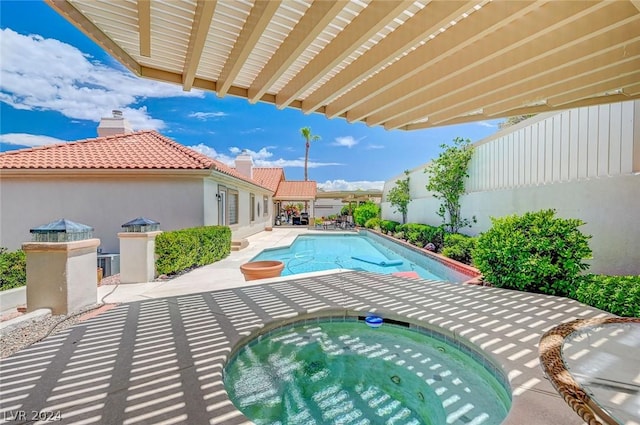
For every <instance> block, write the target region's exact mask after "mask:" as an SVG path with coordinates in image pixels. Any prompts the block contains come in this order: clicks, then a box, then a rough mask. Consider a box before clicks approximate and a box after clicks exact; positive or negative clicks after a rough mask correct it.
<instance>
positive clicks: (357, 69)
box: [302, 1, 477, 113]
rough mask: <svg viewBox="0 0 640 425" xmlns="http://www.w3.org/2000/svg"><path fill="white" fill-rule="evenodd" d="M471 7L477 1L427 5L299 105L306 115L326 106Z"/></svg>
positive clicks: (438, 2)
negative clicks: (354, 84) (357, 82)
mask: <svg viewBox="0 0 640 425" xmlns="http://www.w3.org/2000/svg"><path fill="white" fill-rule="evenodd" d="M475 4H477V1H446V2H443V1H434V2H431V3H429V4H427V5H426V6H425V7H424V8H423V9H421V10H420V11H419V12H418V13H416V14H415V15H414V16H412V17H411V18H410V19H408V20H407V21H406V22H405V23H404V24H403V25H402V26H400V27H399V28H397V29H396V30H395V31H393V32H392V33H391V34H389V35H388V36H386V37H385V38H384V39H382V40H381V41H380V43H378V44H376V45H375V46H373V47H372V48H371V49H369V50H368V51H367V52H365V53H364V54H363V55H362V56H360V57H359V58H357V59H356V60H355V61H354V62H352V63H351V64H349V66H347V68H345V69H343V70H342V71H341V72H340V73H338V75H336V76H335V77H334V78H333V79H331V80H330V81H328V82H327V83H326V84H324V85H323V86H322V87H320V88H319V89H318V90H316V91H315V92H314V93H312V94H311V96H309V97H308V98H307V99H305V100H304V101H303V102H302V110H303V111H304V112H305V113H309V112H313V111H315V110H317V109H318V108H319V107H320V106H322V105H326V104H328V103H329V102H331V101H332V100H333V99H335V98H337V97H338V96H340V95H341V94H343V93H344V92H345V91H346V90H347V89H349V88H350V86H351V85H352V84H353V82H354V81H359V80H362V79H364V78H366V77H367V76H369V75H371V74H373V73H374V72H375V71H377V70H378V69H381V68H382V67H383V66H384V65H386V64H387V63H388V62H391V61H393V60H394V59H395V58H396V57H399V56H401V55H402V54H403V53H404V52H405V51H407V50H409V49H410V48H412V47H413V46H415V45H417V44H418V43H420V42H421V41H423V40H425V39H426V38H428V37H429V35H431V34H433V33H435V32H437V31H438V30H439V29H440V28H442V27H444V26H446V25H448V24H449V23H450V22H451V21H452V20H454V19H457V18H459V17H460V16H461V15H462V14H463V13H465V12H469V10H470V9H472V8H473V6H474V5H475Z"/></svg>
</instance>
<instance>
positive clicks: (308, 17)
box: [247, 1, 344, 103]
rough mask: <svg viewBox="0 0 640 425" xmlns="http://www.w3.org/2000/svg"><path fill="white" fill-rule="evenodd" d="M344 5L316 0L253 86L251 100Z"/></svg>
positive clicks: (265, 89) (285, 68)
mask: <svg viewBox="0 0 640 425" xmlns="http://www.w3.org/2000/svg"><path fill="white" fill-rule="evenodd" d="M343 8H344V3H342V2H332V1H316V2H313V3H312V4H311V6H310V7H309V9H308V10H307V12H306V13H305V14H304V16H303V17H302V19H300V21H299V22H298V23H297V24H296V26H295V27H294V28H293V30H292V31H291V32H290V33H289V35H288V36H287V38H286V39H285V40H284V42H283V43H282V45H280V47H279V48H278V50H277V51H276V53H275V54H274V55H273V56H272V57H271V59H269V62H267V64H266V65H265V66H264V68H262V70H261V71H260V73H259V74H258V76H257V77H256V79H255V80H254V81H253V83H252V84H251V87H249V92H248V96H247V98H248V100H249V102H251V103H255V102H257V101H259V100H260V99H261V98H262V96H263V95H264V94H265V93H266V92H267V91H268V90H269V88H270V87H271V86H272V85H273V84H274V83H275V82H276V81H277V80H278V78H280V76H281V75H282V73H283V72H285V71H286V70H287V69H288V68H289V67H290V66H291V64H292V63H293V62H295V60H296V59H297V58H298V56H300V54H301V53H302V52H304V51H305V50H306V49H307V48H308V47H309V46H310V45H311V43H313V42H314V41H315V39H316V38H317V37H318V35H319V34H321V33H322V31H323V30H324V29H325V28H326V26H327V25H329V23H330V22H331V21H332V20H333V19H334V18H335V17H336V16H337V15H338V13H340V11H341V10H342V9H343Z"/></svg>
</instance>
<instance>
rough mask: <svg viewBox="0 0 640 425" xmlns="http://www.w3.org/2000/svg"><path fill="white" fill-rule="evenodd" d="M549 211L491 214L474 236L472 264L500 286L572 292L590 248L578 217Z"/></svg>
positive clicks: (489, 280)
mask: <svg viewBox="0 0 640 425" xmlns="http://www.w3.org/2000/svg"><path fill="white" fill-rule="evenodd" d="M554 215H555V211H554V210H542V211H538V212H528V213H525V214H524V215H522V216H517V215H512V216H507V217H502V218H492V219H491V221H492V222H493V226H492V227H491V229H489V230H488V231H487V232H485V233H484V234H482V235H481V236H480V237H479V238H478V242H477V246H476V249H475V250H474V251H473V259H474V263H475V266H476V267H478V269H480V272H482V274H483V275H484V278H485V280H487V281H488V282H490V283H492V284H493V285H494V286H497V287H501V288H510V289H519V290H522V291H529V292H540V293H544V294H551V295H560V296H572V295H573V294H574V293H575V288H576V284H577V279H578V276H579V275H580V272H581V271H583V270H586V269H587V268H588V265H587V264H585V263H583V262H582V260H583V259H585V258H589V257H590V255H591V249H590V248H589V244H588V240H589V238H590V237H591V236H586V235H584V234H582V233H581V232H580V230H578V227H579V226H582V225H583V224H584V222H583V221H581V220H578V219H562V218H555V217H554Z"/></svg>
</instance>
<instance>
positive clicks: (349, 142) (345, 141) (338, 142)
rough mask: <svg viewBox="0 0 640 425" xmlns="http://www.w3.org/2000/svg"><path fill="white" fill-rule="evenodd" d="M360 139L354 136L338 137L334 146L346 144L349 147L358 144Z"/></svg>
mask: <svg viewBox="0 0 640 425" xmlns="http://www.w3.org/2000/svg"><path fill="white" fill-rule="evenodd" d="M359 141H360V140H356V139H354V138H353V136H343V137H336V141H335V142H333V143H332V145H334V146H344V147H347V148H349V149H351V148H352V147H354V146H355V145H357V144H358V142H359Z"/></svg>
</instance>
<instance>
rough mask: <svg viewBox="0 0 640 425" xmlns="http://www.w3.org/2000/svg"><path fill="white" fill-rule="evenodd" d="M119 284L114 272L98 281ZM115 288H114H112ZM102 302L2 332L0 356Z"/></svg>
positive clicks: (70, 322)
mask: <svg viewBox="0 0 640 425" xmlns="http://www.w3.org/2000/svg"><path fill="white" fill-rule="evenodd" d="M190 270H191V269H189V270H185V271H183V272H181V273H176V274H175V275H171V276H164V275H163V276H159V277H158V278H156V279H155V281H167V280H171V279H173V278H175V277H177V276H180V275H182V274H184V273H187V272H189V271H190ZM119 284H120V274H115V275H112V276H107V277H105V278H103V279H102V280H101V281H100V284H99V286H108V285H114V286H115V285H119ZM114 290H115V288H114ZM101 306H102V304H95V305H92V306H89V307H87V308H84V309H82V310H80V311H78V312H76V313H73V314H70V315H62V314H61V315H52V316H46V317H44V318H38V319H33V320H32V321H31V322H29V323H28V324H25V325H24V326H22V327H20V328H17V329H13V330H11V331H8V332H6V333H5V332H3V333H2V335H0V358H2V359H3V358H5V357H9V356H10V355H12V354H14V353H16V352H17V351H19V350H21V349H23V348H26V347H28V346H30V345H32V344H35V343H36V342H38V341H40V340H41V339H44V338H45V337H47V336H49V335H53V334H55V333H57V332H60V331H62V330H64V329H67V328H70V327H71V326H73V325H75V324H76V323H78V322H79V321H80V319H81V317H82V315H83V313H88V312H89V311H91V310H95V309H97V308H100V307H101ZM19 315H20V313H18V314H17V315H12V316H10V317H9V316H7V317H3V321H4V320H10V319H13V318H15V317H17V316H19Z"/></svg>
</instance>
